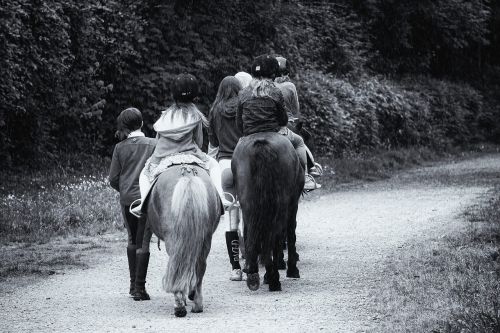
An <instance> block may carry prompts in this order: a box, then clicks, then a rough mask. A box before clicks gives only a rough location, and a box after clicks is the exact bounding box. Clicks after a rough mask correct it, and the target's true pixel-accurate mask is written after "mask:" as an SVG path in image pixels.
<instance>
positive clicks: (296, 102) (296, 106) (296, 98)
mask: <svg viewBox="0 0 500 333" xmlns="http://www.w3.org/2000/svg"><path fill="white" fill-rule="evenodd" d="M292 108H293V110H290V111H292V114H293V116H294V117H295V118H297V119H300V105H299V94H297V90H296V89H295V87H294V94H293V101H292Z"/></svg>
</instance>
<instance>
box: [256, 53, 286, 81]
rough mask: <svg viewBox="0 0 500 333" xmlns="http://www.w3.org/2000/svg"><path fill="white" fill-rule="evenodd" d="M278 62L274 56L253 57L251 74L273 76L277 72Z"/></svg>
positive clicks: (264, 76)
mask: <svg viewBox="0 0 500 333" xmlns="http://www.w3.org/2000/svg"><path fill="white" fill-rule="evenodd" d="M278 69H279V64H278V60H276V58H275V57H272V56H270V55H261V56H258V57H257V58H255V60H254V61H253V64H252V76H253V77H256V78H259V77H263V78H270V79H272V78H274V77H275V76H276V73H277V72H278Z"/></svg>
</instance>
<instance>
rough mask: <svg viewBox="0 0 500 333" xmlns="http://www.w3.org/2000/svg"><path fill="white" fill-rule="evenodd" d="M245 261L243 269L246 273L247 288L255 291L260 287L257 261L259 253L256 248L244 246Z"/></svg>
mask: <svg viewBox="0 0 500 333" xmlns="http://www.w3.org/2000/svg"><path fill="white" fill-rule="evenodd" d="M245 247H246V253H247V259H246V261H245V268H246V272H247V287H248V289H250V290H252V291H255V290H257V289H259V287H260V277H259V265H258V264H257V259H258V255H259V252H258V251H257V248H256V246H248V245H246V244H245Z"/></svg>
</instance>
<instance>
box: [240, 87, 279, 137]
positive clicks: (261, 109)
mask: <svg viewBox="0 0 500 333" xmlns="http://www.w3.org/2000/svg"><path fill="white" fill-rule="evenodd" d="M284 103H285V102H284V99H283V94H282V93H281V91H280V90H279V89H278V88H273V89H272V90H271V92H270V93H269V95H268V96H262V97H257V96H253V93H252V89H251V87H250V86H249V87H247V88H245V89H243V90H242V91H241V92H240V94H239V103H238V111H237V112H238V114H237V117H236V123H237V125H238V127H239V128H240V129H241V130H242V131H243V135H250V134H253V133H258V132H278V131H279V129H280V128H281V127H282V126H286V124H287V122H288V116H287V113H286V110H285V104H284Z"/></svg>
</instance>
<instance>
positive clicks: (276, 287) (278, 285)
mask: <svg viewBox="0 0 500 333" xmlns="http://www.w3.org/2000/svg"><path fill="white" fill-rule="evenodd" d="M269 291H281V282H279V281H278V282H277V283H270V284H269Z"/></svg>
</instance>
